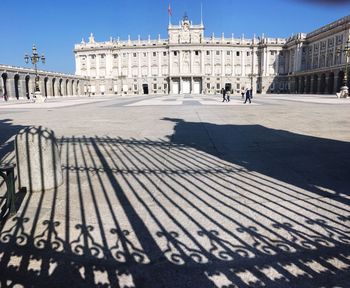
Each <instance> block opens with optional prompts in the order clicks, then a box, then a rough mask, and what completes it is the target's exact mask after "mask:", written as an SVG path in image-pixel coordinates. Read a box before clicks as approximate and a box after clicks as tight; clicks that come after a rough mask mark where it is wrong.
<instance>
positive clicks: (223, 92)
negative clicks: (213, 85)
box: [221, 88, 227, 102]
mask: <svg viewBox="0 0 350 288" xmlns="http://www.w3.org/2000/svg"><path fill="white" fill-rule="evenodd" d="M221 94H222V102H225V101H227V100H226V90H225V89H224V88H222V89H221Z"/></svg>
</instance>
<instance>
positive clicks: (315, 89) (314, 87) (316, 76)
mask: <svg viewBox="0 0 350 288" xmlns="http://www.w3.org/2000/svg"><path fill="white" fill-rule="evenodd" d="M317 88H318V75H317V74H316V75H314V83H313V85H312V93H314V94H316V93H317V92H318V91H317V90H318V89H317Z"/></svg>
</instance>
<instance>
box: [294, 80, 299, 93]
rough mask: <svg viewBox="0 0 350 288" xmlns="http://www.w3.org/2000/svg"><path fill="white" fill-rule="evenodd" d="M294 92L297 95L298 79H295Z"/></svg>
mask: <svg viewBox="0 0 350 288" xmlns="http://www.w3.org/2000/svg"><path fill="white" fill-rule="evenodd" d="M294 92H296V93H299V77H295V89H294Z"/></svg>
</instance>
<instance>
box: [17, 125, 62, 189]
mask: <svg viewBox="0 0 350 288" xmlns="http://www.w3.org/2000/svg"><path fill="white" fill-rule="evenodd" d="M15 145H16V146H15V147H16V158H17V159H16V160H17V169H18V179H19V187H20V188H23V187H26V188H27V189H28V190H29V191H45V190H49V189H52V188H56V187H59V186H60V185H61V184H62V183H63V177H62V168H61V160H60V154H59V151H58V146H57V143H56V138H55V134H54V132H53V131H52V130H50V129H47V128H44V127H42V126H39V127H35V126H32V127H27V128H24V129H22V130H21V131H20V132H19V133H18V134H17V136H16V140H15Z"/></svg>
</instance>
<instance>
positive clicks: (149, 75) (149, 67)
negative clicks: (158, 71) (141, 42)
mask: <svg viewBox="0 0 350 288" xmlns="http://www.w3.org/2000/svg"><path fill="white" fill-rule="evenodd" d="M147 67H148V77H151V76H152V74H151V52H150V51H148V52H147ZM150 88H151V87H150ZM152 89H153V87H152ZM150 90H151V89H150Z"/></svg>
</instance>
